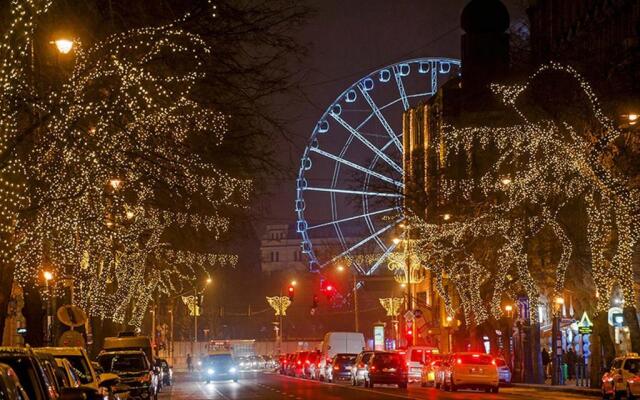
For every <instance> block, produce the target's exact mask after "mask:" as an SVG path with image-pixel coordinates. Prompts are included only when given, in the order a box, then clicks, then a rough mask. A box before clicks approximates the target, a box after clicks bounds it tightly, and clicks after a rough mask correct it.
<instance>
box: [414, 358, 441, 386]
mask: <svg viewBox="0 0 640 400" xmlns="http://www.w3.org/2000/svg"><path fill="white" fill-rule="evenodd" d="M443 358H444V357H443V356H442V355H440V354H433V355H431V356H430V357H429V358H428V359H427V360H426V362H425V364H424V365H423V366H422V373H421V374H420V386H422V387H427V386H434V385H435V381H436V371H437V370H438V368H439V367H440V366H441V365H442V362H443Z"/></svg>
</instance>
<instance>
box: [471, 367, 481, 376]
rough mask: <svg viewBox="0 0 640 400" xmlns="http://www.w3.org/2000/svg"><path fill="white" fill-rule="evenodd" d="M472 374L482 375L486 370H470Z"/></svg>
mask: <svg viewBox="0 0 640 400" xmlns="http://www.w3.org/2000/svg"><path fill="white" fill-rule="evenodd" d="M469 373H470V374H478V375H482V374H483V373H484V370H483V369H481V368H471V369H470V370H469Z"/></svg>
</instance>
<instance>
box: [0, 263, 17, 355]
mask: <svg viewBox="0 0 640 400" xmlns="http://www.w3.org/2000/svg"><path fill="white" fill-rule="evenodd" d="M13 269H14V264H13V263H12V262H6V261H4V262H3V263H2V266H1V267H0V342H1V341H2V338H3V337H4V327H5V321H6V319H7V317H8V314H9V302H10V301H11V289H12V288H13ZM3 344H4V343H3Z"/></svg>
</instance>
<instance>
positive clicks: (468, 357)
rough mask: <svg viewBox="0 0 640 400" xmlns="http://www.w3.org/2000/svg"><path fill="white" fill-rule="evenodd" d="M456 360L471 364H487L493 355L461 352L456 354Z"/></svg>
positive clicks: (459, 362) (460, 362)
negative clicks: (458, 354) (461, 353)
mask: <svg viewBox="0 0 640 400" xmlns="http://www.w3.org/2000/svg"><path fill="white" fill-rule="evenodd" d="M457 360H459V361H456V362H457V363H458V364H471V365H489V364H491V362H492V361H493V357H491V356H488V355H485V354H463V355H460V356H458V358H457Z"/></svg>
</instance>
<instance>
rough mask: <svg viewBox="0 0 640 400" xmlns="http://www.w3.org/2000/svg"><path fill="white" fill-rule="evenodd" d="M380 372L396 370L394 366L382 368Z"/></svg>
mask: <svg viewBox="0 0 640 400" xmlns="http://www.w3.org/2000/svg"><path fill="white" fill-rule="evenodd" d="M382 372H396V369H395V368H383V369H382Z"/></svg>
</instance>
